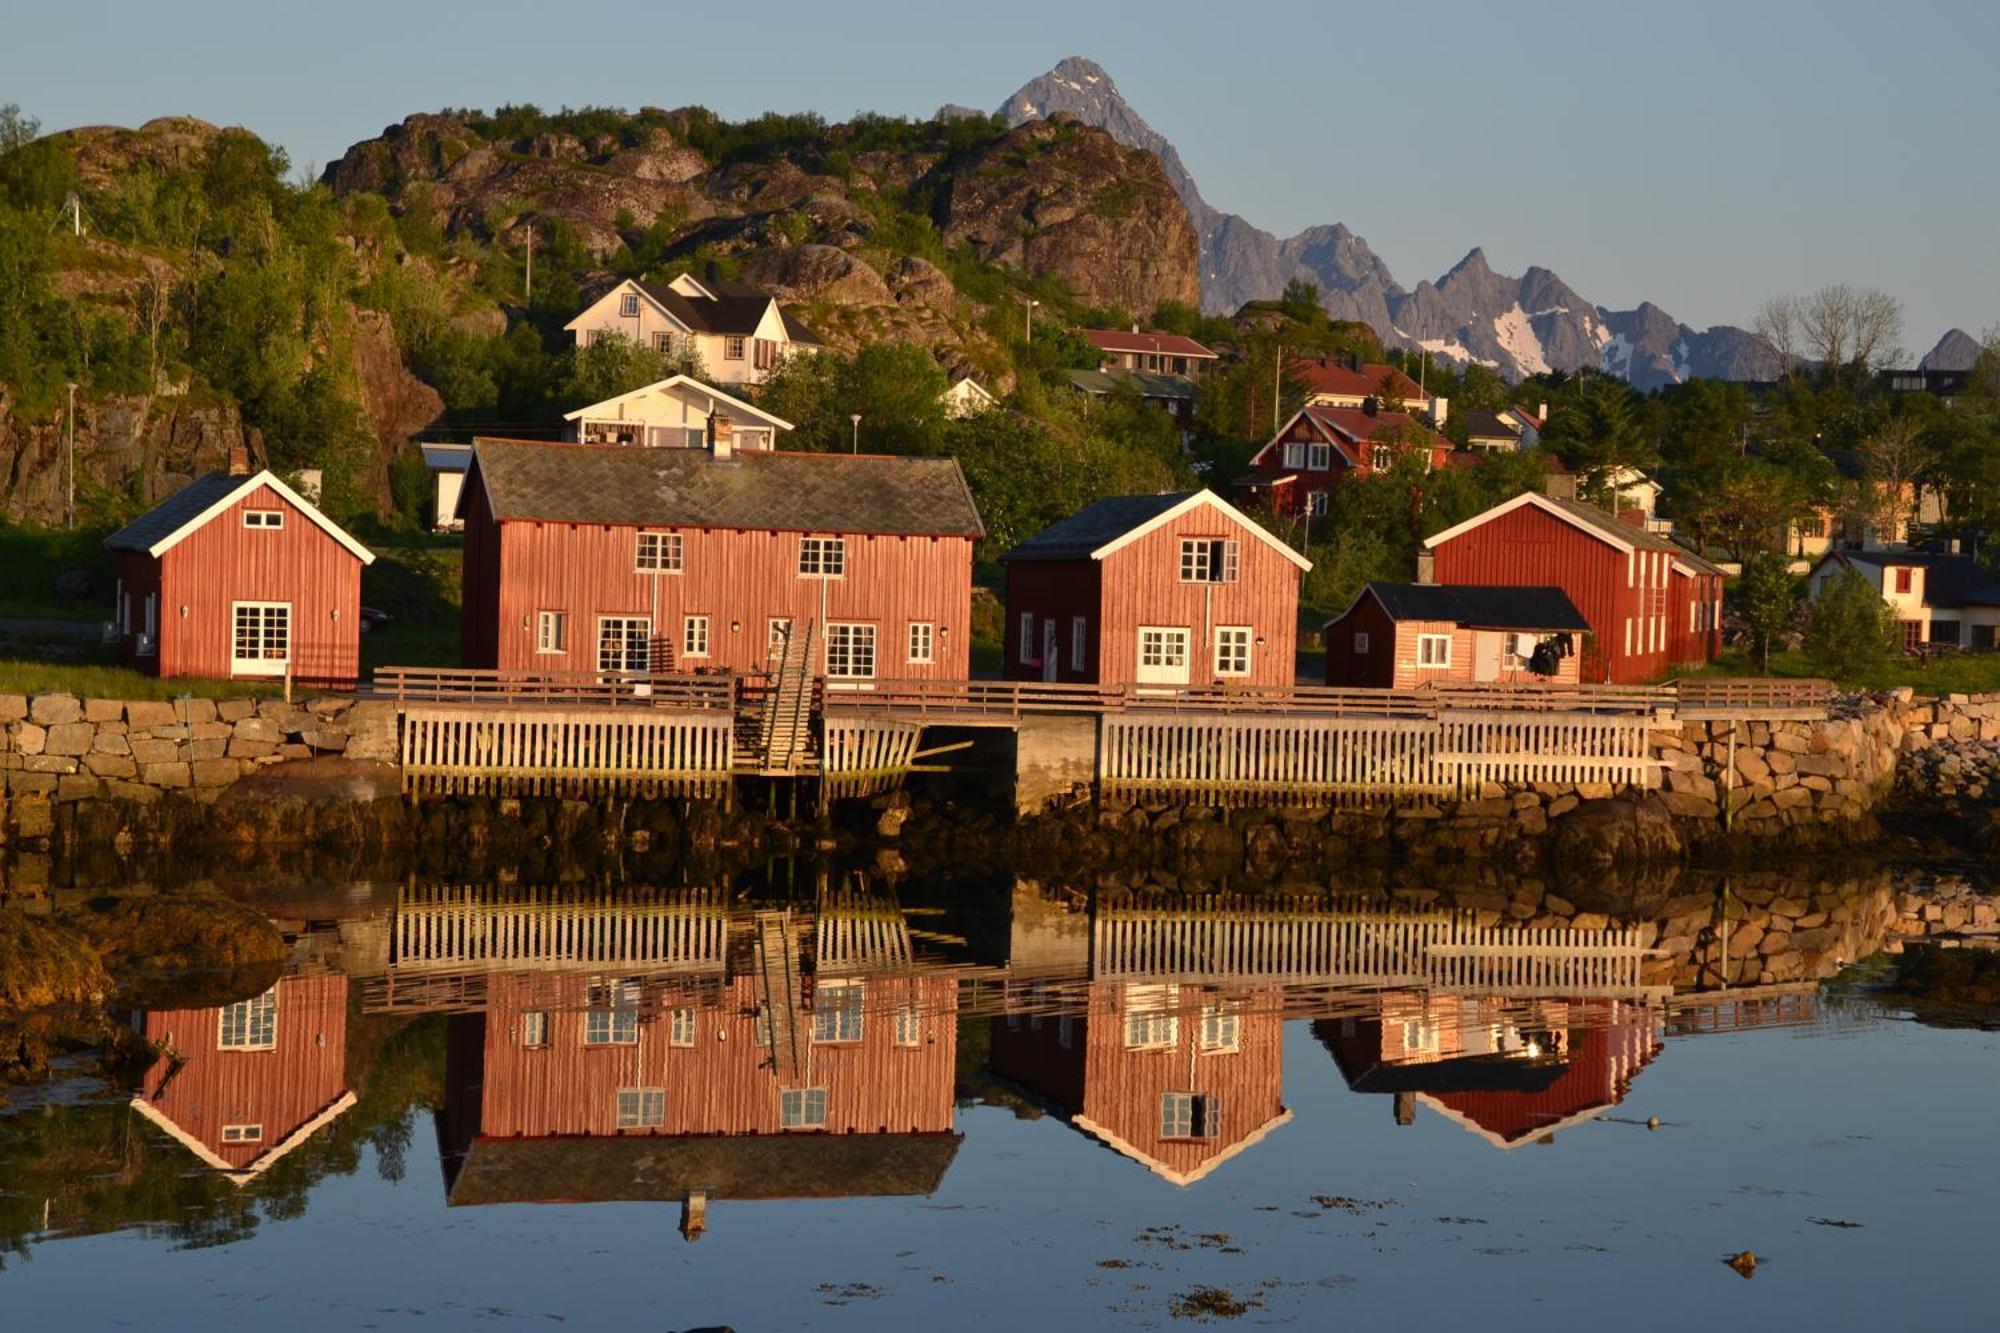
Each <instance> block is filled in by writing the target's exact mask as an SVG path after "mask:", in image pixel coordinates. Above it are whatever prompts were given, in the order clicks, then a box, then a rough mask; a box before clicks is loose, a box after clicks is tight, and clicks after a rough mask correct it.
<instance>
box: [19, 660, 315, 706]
mask: <svg viewBox="0 0 2000 1333" xmlns="http://www.w3.org/2000/svg"><path fill="white" fill-rule="evenodd" d="M50 690H55V691H60V692H62V693H65V694H74V695H77V696H79V697H83V696H88V697H89V698H92V699H178V698H181V697H182V696H183V695H190V694H191V695H194V696H195V697H197V698H201V699H241V698H244V697H245V696H249V695H257V696H269V695H277V694H282V693H284V686H283V685H282V684H275V685H273V684H265V683H263V682H254V683H253V682H251V681H244V680H161V679H159V678H158V677H157V676H148V675H144V674H142V673H141V672H137V671H134V670H132V669H131V668H130V667H122V666H105V665H99V664H95V663H91V664H84V663H77V662H32V661H25V660H23V659H20V658H0V694H39V693H43V692H45V691H50Z"/></svg>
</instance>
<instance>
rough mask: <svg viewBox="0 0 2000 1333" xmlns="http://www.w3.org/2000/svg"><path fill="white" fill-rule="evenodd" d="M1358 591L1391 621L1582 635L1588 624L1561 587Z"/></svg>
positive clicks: (1408, 586) (1379, 587)
mask: <svg viewBox="0 0 2000 1333" xmlns="http://www.w3.org/2000/svg"><path fill="white" fill-rule="evenodd" d="M1361 591H1362V595H1363V596H1372V597H1374V598H1375V600H1376V601H1378V602H1380V603H1381V604H1382V609H1383V610H1385V611H1387V612H1388V613H1389V617H1390V619H1392V620H1448V621H1450V622H1451V623H1453V624H1455V625H1466V626H1470V627H1472V628H1474V629H1512V630H1558V629H1566V630H1575V631H1577V632H1579V633H1581V632H1584V631H1587V630H1588V629H1589V628H1590V624H1589V622H1588V621H1586V620H1585V619H1584V618H1583V613H1582V612H1580V611H1578V610H1577V609H1576V603H1574V602H1572V601H1570V599H1569V594H1568V593H1566V592H1564V591H1563V590H1562V589H1561V588H1483V587H1467V586H1461V585H1457V584H1441V583H1370V584H1367V585H1366V586H1364V587H1363V588H1362V590H1361ZM1356 600H1357V601H1358V600H1359V598H1357V599H1356Z"/></svg>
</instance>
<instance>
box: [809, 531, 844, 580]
mask: <svg viewBox="0 0 2000 1333" xmlns="http://www.w3.org/2000/svg"><path fill="white" fill-rule="evenodd" d="M846 572H847V539H846V538H845V537H801V538H800V539H799V577H800V578H806V579H837V578H839V577H841V575H843V574H845V573H846Z"/></svg>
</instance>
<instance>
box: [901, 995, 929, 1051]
mask: <svg viewBox="0 0 2000 1333" xmlns="http://www.w3.org/2000/svg"><path fill="white" fill-rule="evenodd" d="M923 1040H924V1024H923V1017H922V1015H920V1014H919V1013H918V1012H917V1007H916V1006H915V1005H913V1004H906V1005H904V1006H903V1007H902V1008H900V1009H898V1010H897V1011H896V1044H897V1045H898V1046H921V1045H922V1044H923Z"/></svg>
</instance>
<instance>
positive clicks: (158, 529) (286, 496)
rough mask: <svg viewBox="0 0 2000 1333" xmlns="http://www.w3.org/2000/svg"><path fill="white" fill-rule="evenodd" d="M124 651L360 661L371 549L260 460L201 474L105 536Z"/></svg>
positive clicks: (314, 668)
mask: <svg viewBox="0 0 2000 1333" xmlns="http://www.w3.org/2000/svg"><path fill="white" fill-rule="evenodd" d="M104 544H105V546H106V547H108V548H110V549H111V550H112V551H115V552H116V553H117V556H118V589H117V597H116V601H115V603H114V606H113V611H112V623H113V625H114V627H115V629H116V631H117V633H118V638H119V643H120V646H121V652H122V655H123V657H124V660H125V661H126V662H127V663H128V664H130V665H132V666H134V667H137V668H138V669H140V670H142V671H145V672H148V673H150V674H152V675H156V676H206V677H212V678H216V679H225V678H226V679H257V678H269V677H282V676H288V675H289V676H291V677H292V678H294V679H296V680H298V681H301V682H304V683H307V684H315V685H351V684H352V683H353V682H354V680H355V678H356V677H357V676H359V675H360V672H361V639H360V635H361V570H362V568H363V567H364V566H366V565H369V564H372V563H373V562H374V560H375V557H374V555H373V554H372V553H371V552H370V551H369V550H368V548H367V547H365V546H363V545H362V544H361V543H360V542H357V541H356V540H354V538H352V537H350V536H348V535H347V533H346V532H344V531H342V530H341V528H340V527H339V526H338V525H337V524H335V523H334V522H333V521H332V520H331V519H329V518H327V517H326V515H324V514H322V513H320V512H319V510H318V509H317V508H315V507H314V506H313V505H311V504H310V503H308V502H307V501H306V500H305V499H304V498H303V497H302V496H300V495H299V494H298V492H296V491H294V490H293V489H292V488H291V487H289V486H287V485H286V484H285V483H284V482H283V481H281V480H279V478H278V477H277V476H276V475H275V474H273V473H271V472H268V471H266V472H258V473H255V474H254V475H253V474H249V473H248V472H247V471H246V472H244V473H233V472H232V473H229V474H219V473H218V474H215V475H211V476H206V477H202V478H200V479H199V480H197V481H194V482H193V483H191V484H189V485H188V486H186V487H184V488H182V489H181V490H180V491H179V492H177V493H176V494H174V495H173V496H172V497H170V498H169V499H167V500H164V501H162V502H161V503H160V504H158V505H155V506H154V507H153V508H152V509H150V510H148V511H147V512H146V513H144V514H142V515H140V516H139V517H138V518H136V519H134V520H132V522H130V523H128V524H126V525H125V526H124V527H123V528H120V529H119V530H118V531H117V532H114V533H112V534H111V536H109V537H107V538H105V541H104Z"/></svg>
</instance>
